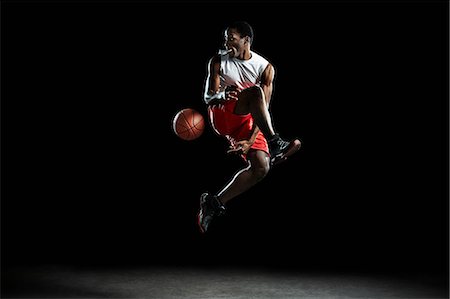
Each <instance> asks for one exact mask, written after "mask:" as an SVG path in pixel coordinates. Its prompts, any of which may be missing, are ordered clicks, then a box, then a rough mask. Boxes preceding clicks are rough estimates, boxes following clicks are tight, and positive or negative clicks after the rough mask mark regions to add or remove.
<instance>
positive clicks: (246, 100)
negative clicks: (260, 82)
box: [234, 86, 275, 139]
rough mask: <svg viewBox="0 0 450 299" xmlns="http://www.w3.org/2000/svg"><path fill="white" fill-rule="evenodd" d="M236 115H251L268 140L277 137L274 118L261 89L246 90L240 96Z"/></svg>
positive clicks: (255, 87) (235, 111)
mask: <svg viewBox="0 0 450 299" xmlns="http://www.w3.org/2000/svg"><path fill="white" fill-rule="evenodd" d="M234 113H236V114H241V115H244V114H248V113H251V114H252V116H253V119H254V120H255V123H256V125H257V126H258V127H259V129H260V130H261V132H262V133H263V134H264V136H265V137H266V138H267V139H270V138H271V137H273V136H274V135H275V131H274V129H273V126H272V118H271V116H270V113H269V110H268V107H267V103H266V99H265V96H264V92H263V91H262V89H261V87H259V86H253V87H250V88H247V89H244V90H243V91H242V92H241V93H240V94H239V100H238V101H237V104H236V108H235V110H234Z"/></svg>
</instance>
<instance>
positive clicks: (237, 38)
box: [224, 28, 248, 57]
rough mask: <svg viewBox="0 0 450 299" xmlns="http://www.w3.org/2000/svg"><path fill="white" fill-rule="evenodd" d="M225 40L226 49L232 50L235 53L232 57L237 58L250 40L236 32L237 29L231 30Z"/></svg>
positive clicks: (226, 32)
mask: <svg viewBox="0 0 450 299" xmlns="http://www.w3.org/2000/svg"><path fill="white" fill-rule="evenodd" d="M224 38H225V44H224V45H225V48H226V49H227V50H230V49H232V50H233V52H232V53H230V56H231V57H237V56H239V54H240V53H241V52H242V50H243V49H244V47H245V45H246V43H247V42H248V41H247V40H248V38H246V37H241V35H240V34H239V33H238V32H237V31H236V29H233V28H229V29H227V30H226V31H225V33H224Z"/></svg>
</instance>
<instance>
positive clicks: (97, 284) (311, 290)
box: [2, 265, 449, 299]
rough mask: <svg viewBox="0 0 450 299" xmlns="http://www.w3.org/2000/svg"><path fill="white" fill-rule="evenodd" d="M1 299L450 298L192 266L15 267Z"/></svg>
mask: <svg viewBox="0 0 450 299" xmlns="http://www.w3.org/2000/svg"><path fill="white" fill-rule="evenodd" d="M2 280H3V287H2V298H158V299H165V298H189V299H197V298H205V299H215V298H230V299H231V298H233V299H238V298H242V299H250V298H261V299H265V298H279V299H282V298H376V299H382V298H448V294H449V292H448V286H447V283H446V282H445V281H443V280H442V279H437V278H434V277H430V276H420V277H419V276H411V275H395V276H394V275H382V274H367V273H366V274H362V273H359V274H358V273H343V272H341V273H340V272H336V271H335V272H327V273H321V272H320V271H314V272H313V271H306V270H305V271H304V272H301V271H286V270H274V269H268V268H266V269H265V268H233V267H224V266H221V267H189V266H170V267H169V266H147V267H144V266H141V267H136V266H132V267H131V266H122V267H98V266H97V267H93V266H62V265H47V266H34V267H29V266H28V267H24V266H22V267H15V268H13V269H8V271H7V272H5V273H4V275H3V276H2Z"/></svg>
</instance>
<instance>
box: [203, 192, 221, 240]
mask: <svg viewBox="0 0 450 299" xmlns="http://www.w3.org/2000/svg"><path fill="white" fill-rule="evenodd" d="M225 211H226V209H225V206H224V205H223V204H222V203H221V202H220V201H219V199H218V198H217V196H214V195H210V194H208V193H203V194H202V195H201V196H200V211H199V212H198V215H197V223H198V226H199V228H200V231H201V232H202V233H206V232H207V231H208V227H209V225H210V224H211V221H212V220H213V219H214V217H217V216H222V215H224V214H225Z"/></svg>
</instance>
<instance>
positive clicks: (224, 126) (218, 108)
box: [208, 100, 269, 158]
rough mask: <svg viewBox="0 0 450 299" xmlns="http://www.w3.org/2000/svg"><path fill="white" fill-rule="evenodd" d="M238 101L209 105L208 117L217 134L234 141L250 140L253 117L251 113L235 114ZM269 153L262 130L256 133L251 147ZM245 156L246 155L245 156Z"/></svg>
mask: <svg viewBox="0 0 450 299" xmlns="http://www.w3.org/2000/svg"><path fill="white" fill-rule="evenodd" d="M236 103H237V101H233V100H230V101H226V102H225V104H223V105H214V106H208V117H209V120H210V122H211V125H212V127H213V129H214V130H215V131H216V133H217V134H219V135H222V136H225V137H227V138H228V140H229V141H230V142H231V143H233V141H241V140H248V139H249V138H250V137H251V135H252V132H253V117H252V115H251V114H246V115H239V114H234V108H235V107H236ZM250 148H251V149H255V150H262V151H265V152H266V153H267V154H269V148H268V145H267V140H266V138H265V137H264V135H263V134H262V132H261V131H259V132H258V135H256V139H255V142H254V143H253V145H252V146H251V147H250ZM244 158H245V156H244Z"/></svg>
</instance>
